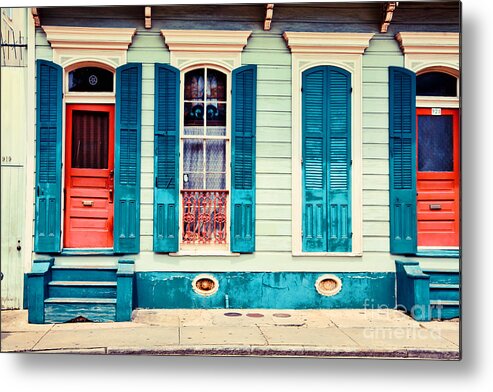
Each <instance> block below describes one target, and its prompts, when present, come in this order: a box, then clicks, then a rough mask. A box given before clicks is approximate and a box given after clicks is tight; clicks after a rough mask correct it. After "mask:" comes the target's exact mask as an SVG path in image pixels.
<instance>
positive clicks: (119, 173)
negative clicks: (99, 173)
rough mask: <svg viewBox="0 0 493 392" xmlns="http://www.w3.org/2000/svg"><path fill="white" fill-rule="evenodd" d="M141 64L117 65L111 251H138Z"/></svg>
mask: <svg viewBox="0 0 493 392" xmlns="http://www.w3.org/2000/svg"><path fill="white" fill-rule="evenodd" d="M141 89H142V65H141V64H136V63H129V64H125V65H122V66H121V67H118V68H117V69H116V127H115V197H114V208H115V211H114V251H115V253H139V248H140V246H139V244H140V141H141V110H142V94H141Z"/></svg>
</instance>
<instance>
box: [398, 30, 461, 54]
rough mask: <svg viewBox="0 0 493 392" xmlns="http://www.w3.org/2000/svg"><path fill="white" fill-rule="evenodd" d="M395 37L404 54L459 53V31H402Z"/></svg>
mask: <svg viewBox="0 0 493 392" xmlns="http://www.w3.org/2000/svg"><path fill="white" fill-rule="evenodd" d="M395 38H396V39H397V41H398V42H399V45H400V47H401V49H402V52H403V53H404V54H411V53H419V54H423V53H434V54H437V53H440V54H459V33H422V32H420V33H413V32H401V33H398V34H397V35H396V36H395Z"/></svg>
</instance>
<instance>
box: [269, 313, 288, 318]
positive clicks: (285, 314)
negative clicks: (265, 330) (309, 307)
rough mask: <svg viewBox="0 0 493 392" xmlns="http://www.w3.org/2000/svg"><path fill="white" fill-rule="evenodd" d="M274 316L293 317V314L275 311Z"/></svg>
mask: <svg viewBox="0 0 493 392" xmlns="http://www.w3.org/2000/svg"><path fill="white" fill-rule="evenodd" d="M273 316H274V317H279V318H288V317H291V315H290V314H289V313H274V314H273Z"/></svg>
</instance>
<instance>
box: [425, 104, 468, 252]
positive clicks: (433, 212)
mask: <svg viewBox="0 0 493 392" xmlns="http://www.w3.org/2000/svg"><path fill="white" fill-rule="evenodd" d="M416 123H417V138H418V141H417V154H418V157H417V191H418V208H417V212H418V246H430V247H431V246H432V247H444V248H445V247H457V246H459V219H460V217H459V178H460V156H459V151H460V146H459V141H460V138H459V111H458V109H428V108H426V109H421V108H420V109H417V122H416Z"/></svg>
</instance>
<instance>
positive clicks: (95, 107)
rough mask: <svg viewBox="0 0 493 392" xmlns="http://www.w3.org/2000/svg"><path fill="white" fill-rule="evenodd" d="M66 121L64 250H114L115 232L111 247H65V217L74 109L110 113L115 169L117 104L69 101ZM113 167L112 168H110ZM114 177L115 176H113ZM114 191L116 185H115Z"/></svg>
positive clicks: (110, 155)
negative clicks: (69, 147) (69, 144)
mask: <svg viewBox="0 0 493 392" xmlns="http://www.w3.org/2000/svg"><path fill="white" fill-rule="evenodd" d="M64 109H65V110H64V112H65V113H64V114H65V123H64V128H63V132H62V134H63V138H62V139H63V150H64V153H63V158H64V161H63V184H62V197H63V198H62V200H63V210H62V225H61V226H62V251H65V250H105V251H108V250H111V251H112V250H113V249H114V240H115V239H114V234H113V245H112V246H111V247H110V248H67V247H65V242H66V240H65V236H66V234H67V231H66V230H65V222H66V220H65V218H66V214H67V199H66V195H67V193H66V189H67V182H68V180H69V178H68V177H69V170H68V168H70V167H71V162H72V149H68V148H67V145H68V143H69V142H70V143H71V142H72V132H68V130H69V128H70V130H71V129H72V112H73V111H74V110H84V111H94V112H96V111H97V112H102V111H103V112H108V113H109V128H108V131H109V135H108V146H109V150H108V163H109V164H108V169H109V170H113V172H114V166H115V104H114V103H101V104H100V103H68V102H66V103H65V105H64ZM110 167H111V168H110ZM113 179H114V176H113ZM113 192H114V185H113ZM112 204H113V214H112V217H111V230H112V231H113V220H114V212H115V207H114V203H112Z"/></svg>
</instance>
